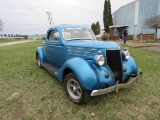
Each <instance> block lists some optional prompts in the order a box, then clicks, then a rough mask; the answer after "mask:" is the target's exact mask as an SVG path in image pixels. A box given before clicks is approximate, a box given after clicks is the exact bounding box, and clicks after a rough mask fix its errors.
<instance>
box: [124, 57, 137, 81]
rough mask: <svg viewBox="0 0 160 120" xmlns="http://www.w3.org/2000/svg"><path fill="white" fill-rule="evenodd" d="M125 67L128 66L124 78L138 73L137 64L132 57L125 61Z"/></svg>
mask: <svg viewBox="0 0 160 120" xmlns="http://www.w3.org/2000/svg"><path fill="white" fill-rule="evenodd" d="M123 67H125V68H127V71H126V72H125V73H124V80H125V79H126V78H128V76H129V75H133V74H137V73H138V67H137V64H136V62H135V60H134V59H133V58H132V57H130V58H129V59H128V60H124V61H123Z"/></svg>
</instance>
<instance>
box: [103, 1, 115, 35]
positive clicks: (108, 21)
mask: <svg viewBox="0 0 160 120" xmlns="http://www.w3.org/2000/svg"><path fill="white" fill-rule="evenodd" d="M103 24H104V31H105V32H109V26H110V25H113V22H112V14H111V3H110V0H105V2H104V11H103Z"/></svg>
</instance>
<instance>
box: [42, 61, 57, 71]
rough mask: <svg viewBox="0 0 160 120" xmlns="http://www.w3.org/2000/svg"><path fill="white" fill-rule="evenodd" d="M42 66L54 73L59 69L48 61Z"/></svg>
mask: <svg viewBox="0 0 160 120" xmlns="http://www.w3.org/2000/svg"><path fill="white" fill-rule="evenodd" d="M42 67H44V68H45V69H46V70H47V71H48V72H50V73H51V74H54V73H55V72H57V71H58V69H57V68H55V67H53V66H51V65H50V64H48V63H42Z"/></svg>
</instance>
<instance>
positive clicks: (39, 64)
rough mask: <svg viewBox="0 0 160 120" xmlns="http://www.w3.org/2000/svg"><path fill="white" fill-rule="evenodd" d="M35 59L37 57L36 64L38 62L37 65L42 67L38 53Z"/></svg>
mask: <svg viewBox="0 0 160 120" xmlns="http://www.w3.org/2000/svg"><path fill="white" fill-rule="evenodd" d="M36 59H37V64H38V67H40V68H41V67H42V66H41V61H40V57H39V55H38V54H37V56H36Z"/></svg>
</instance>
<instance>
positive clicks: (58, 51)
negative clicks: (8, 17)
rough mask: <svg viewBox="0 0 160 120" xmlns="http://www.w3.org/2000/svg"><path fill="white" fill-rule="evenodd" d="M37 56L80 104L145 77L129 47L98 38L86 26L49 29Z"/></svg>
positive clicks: (41, 65)
mask: <svg viewBox="0 0 160 120" xmlns="http://www.w3.org/2000/svg"><path fill="white" fill-rule="evenodd" d="M36 59H37V62H38V65H39V67H43V68H45V69H46V70H48V71H49V72H50V73H51V74H52V75H53V76H55V77H56V78H57V79H58V80H60V82H62V83H63V84H64V88H65V91H66V94H67V96H68V97H69V99H70V100H71V101H72V102H74V103H77V104H83V103H85V102H86V101H87V100H88V98H90V96H97V95H101V94H106V93H108V92H111V91H115V90H116V91H117V90H118V89H120V88H126V87H128V86H130V85H131V84H132V83H133V82H135V81H136V80H138V79H139V78H140V77H141V76H142V72H138V67H137V64H136V62H135V60H134V59H133V57H132V56H130V52H129V51H128V50H127V49H124V50H121V48H120V46H119V44H117V43H116V42H103V41H97V40H96V37H95V35H94V33H93V32H92V30H91V29H90V28H87V27H83V26H74V25H59V26H54V27H52V28H50V29H49V30H48V31H47V34H46V40H45V41H44V43H43V45H42V46H41V47H38V48H37V50H36Z"/></svg>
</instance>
